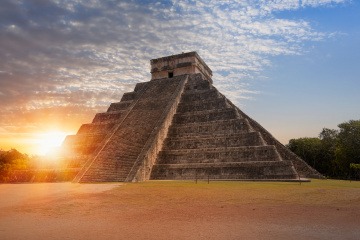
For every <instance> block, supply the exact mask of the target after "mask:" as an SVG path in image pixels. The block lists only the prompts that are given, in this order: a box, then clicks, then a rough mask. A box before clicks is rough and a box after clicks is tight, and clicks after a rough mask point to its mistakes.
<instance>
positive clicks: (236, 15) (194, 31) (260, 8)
mask: <svg viewBox="0 0 360 240" xmlns="http://www.w3.org/2000/svg"><path fill="white" fill-rule="evenodd" d="M343 2H345V1H342V0H336V1H330V0H317V1H316V0H302V1H290V0H287V1H286V0H284V1H279V0H276V1H275V0H274V1H265V0H263V1H250V0H249V1H230V0H222V1H215V0H213V1H208V0H206V1H205V0H200V1H191V0H184V1H180V0H179V1H177V0H173V1H140V0H133V1H126V2H123V1H100V0H92V1H85V0H77V1H75V0H74V1H68V0H53V1H41V0H18V1H10V0H5V1H2V4H1V6H0V23H1V24H0V58H1V59H4V61H1V62H0V89H1V90H0V107H1V108H0V109H1V110H0V119H1V120H0V125H1V124H6V123H5V122H6V120H4V119H6V118H7V116H24V114H25V115H26V114H28V113H29V111H33V112H43V113H44V112H48V109H52V108H53V109H54V111H55V110H58V109H62V110H61V111H60V112H61V114H65V115H66V114H70V113H72V111H73V109H72V108H71V107H70V106H72V107H73V108H75V109H76V111H78V113H79V114H83V115H84V116H85V115H86V116H91V115H92V114H94V112H95V111H98V110H99V109H102V110H103V109H106V106H108V105H109V103H110V102H113V101H119V99H120V97H121V95H122V94H123V93H124V92H126V91H131V90H132V88H133V86H134V84H135V83H137V82H142V81H148V80H149V79H150V74H149V71H150V69H149V68H150V67H149V60H150V59H152V58H157V57H162V56H166V55H170V54H176V53H180V52H186V51H194V50H196V51H198V52H199V54H200V56H201V57H202V58H203V59H204V60H205V61H206V62H207V64H208V65H209V66H210V68H212V70H213V71H214V82H215V85H216V86H217V87H218V88H219V90H220V91H223V92H224V93H226V94H227V96H229V97H230V98H231V99H232V100H233V101H235V102H236V103H239V102H240V101H241V100H242V99H244V98H251V97H253V96H254V95H255V96H256V94H258V92H257V91H255V90H251V86H250V85H248V84H245V83H244V81H243V80H244V79H247V80H249V79H250V80H251V79H255V78H256V76H258V75H259V74H260V73H261V71H262V69H263V68H264V67H266V66H269V65H271V61H270V60H269V59H270V58H271V57H272V56H277V55H292V54H300V53H301V52H302V51H303V49H302V46H303V43H304V42H306V41H319V40H322V39H325V38H327V37H328V34H327V33H321V32H317V31H316V30H315V29H313V28H312V26H311V25H310V23H309V22H307V21H305V20H302V19H280V18H277V17H276V15H275V14H274V13H275V12H279V11H285V10H286V11H296V10H298V9H301V8H304V7H320V6H333V5H336V4H340V3H343ZM329 34H331V33H329ZM40 115H41V114H40ZM59 116H60V115H59ZM16 119H17V118H14V119H13V121H15V122H13V123H12V124H16V123H18V124H20V123H21V121H19V120H16ZM35 120H36V119H32V121H35ZM24 124H26V123H24Z"/></svg>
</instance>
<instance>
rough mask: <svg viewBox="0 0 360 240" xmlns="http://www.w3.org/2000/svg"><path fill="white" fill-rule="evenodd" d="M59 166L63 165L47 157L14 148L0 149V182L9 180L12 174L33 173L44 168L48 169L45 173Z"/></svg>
mask: <svg viewBox="0 0 360 240" xmlns="http://www.w3.org/2000/svg"><path fill="white" fill-rule="evenodd" d="M61 167H63V166H62V165H60V163H59V162H57V161H55V160H53V159H49V158H48V157H41V156H37V155H34V156H29V155H27V154H24V153H21V152H19V151H18V150H16V149H11V150H8V151H4V150H1V149H0V182H9V181H10V180H11V179H12V178H13V177H14V176H15V177H16V176H19V175H24V176H25V175H29V174H32V175H34V173H38V172H39V170H44V169H48V170H47V171H45V172H46V173H47V172H49V171H51V170H52V169H59V168H61ZM15 173H16V174H15ZM14 174H15V175H14ZM37 175H39V174H37ZM47 175H49V174H47ZM22 178H24V177H22ZM10 182H11V181H10Z"/></svg>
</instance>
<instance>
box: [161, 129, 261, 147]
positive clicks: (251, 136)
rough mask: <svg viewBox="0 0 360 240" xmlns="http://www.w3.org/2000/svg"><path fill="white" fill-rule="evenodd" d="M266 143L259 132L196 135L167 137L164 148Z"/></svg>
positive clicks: (237, 145) (258, 144)
mask: <svg viewBox="0 0 360 240" xmlns="http://www.w3.org/2000/svg"><path fill="white" fill-rule="evenodd" d="M262 145H265V143H264V141H263V140H262V138H261V135H260V133H258V132H249V133H247V134H234V135H226V134H223V135H219V136H218V137H208V136H204V137H196V138H191V137H187V138H167V139H166V141H165V144H164V150H172V149H202V148H225V147H240V146H262Z"/></svg>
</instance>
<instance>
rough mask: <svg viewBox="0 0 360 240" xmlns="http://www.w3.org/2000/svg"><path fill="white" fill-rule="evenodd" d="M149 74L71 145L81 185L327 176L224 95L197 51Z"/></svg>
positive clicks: (163, 62) (166, 60)
mask: <svg viewBox="0 0 360 240" xmlns="http://www.w3.org/2000/svg"><path fill="white" fill-rule="evenodd" d="M151 74H152V77H151V81H149V82H142V83H138V84H137V85H136V86H135V89H134V91H133V92H129V93H125V94H124V95H123V97H122V99H121V101H120V102H116V103H112V104H111V105H110V107H109V108H108V110H107V112H104V113H98V114H96V115H95V118H94V119H93V121H92V123H90V124H83V125H82V126H81V127H80V129H79V131H78V132H77V134H76V135H71V136H68V137H67V138H66V139H65V141H64V143H63V148H64V149H65V150H66V151H67V153H68V154H70V155H72V157H73V159H76V161H77V162H78V164H79V165H81V167H82V168H81V170H80V171H79V173H78V174H77V176H76V177H75V179H74V181H75V182H118V181H119V182H123V181H126V182H136V181H145V180H149V179H161V180H164V179H169V180H170V179H176V180H182V179H207V178H210V179H223V180H240V179H241V180H297V179H300V178H321V177H322V176H321V174H319V173H318V172H317V171H316V170H314V169H313V168H311V167H310V166H309V165H307V164H306V163H305V162H304V161H303V160H302V159H300V158H299V157H298V156H296V155H295V154H294V153H292V152H291V151H289V150H288V149H287V148H286V147H285V146H283V145H282V144H281V143H280V142H278V141H277V140H276V139H275V138H274V137H273V136H272V135H271V134H270V133H269V132H268V131H266V130H265V129H264V128H263V127H261V126H260V124H258V123H257V122H256V121H254V120H253V119H251V118H250V117H249V116H247V115H246V114H245V113H243V112H242V111H241V110H240V109H239V108H237V107H236V106H235V105H234V104H233V103H231V101H229V100H228V99H227V98H226V97H225V96H224V95H222V94H221V93H220V92H219V91H218V90H217V89H216V88H215V87H214V86H213V85H212V79H211V77H212V71H211V70H210V68H209V67H208V66H207V65H206V64H205V63H204V61H203V60H202V59H201V58H200V57H199V55H198V54H197V53H196V52H189V53H182V54H178V55H172V56H168V57H163V58H159V59H153V60H151Z"/></svg>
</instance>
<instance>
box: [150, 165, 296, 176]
mask: <svg viewBox="0 0 360 240" xmlns="http://www.w3.org/2000/svg"><path fill="white" fill-rule="evenodd" d="M207 178H209V179H234V180H236V179H295V178H297V175H296V173H295V171H294V168H293V165H292V163H291V162H290V161H275V162H274V161H270V162H264V161H260V162H259V161H256V162H255V161H254V162H240V163H239V162H236V163H200V164H156V165H154V167H153V171H152V173H151V179H153V180H164V179H168V180H185V179H207Z"/></svg>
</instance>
